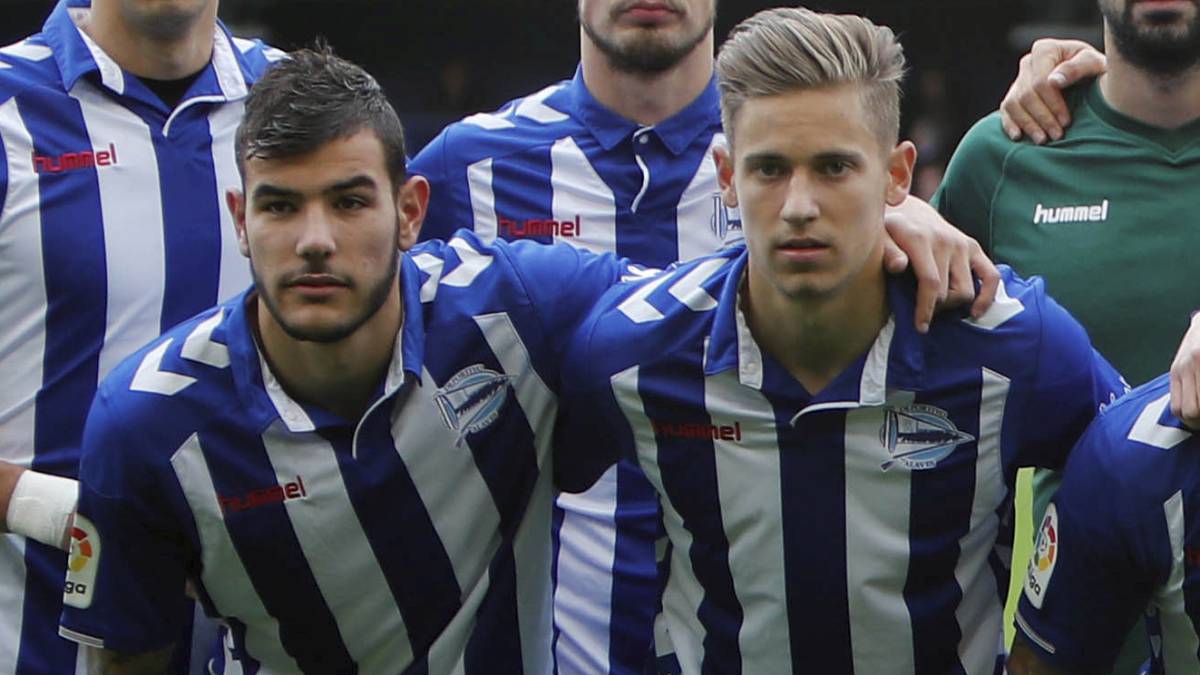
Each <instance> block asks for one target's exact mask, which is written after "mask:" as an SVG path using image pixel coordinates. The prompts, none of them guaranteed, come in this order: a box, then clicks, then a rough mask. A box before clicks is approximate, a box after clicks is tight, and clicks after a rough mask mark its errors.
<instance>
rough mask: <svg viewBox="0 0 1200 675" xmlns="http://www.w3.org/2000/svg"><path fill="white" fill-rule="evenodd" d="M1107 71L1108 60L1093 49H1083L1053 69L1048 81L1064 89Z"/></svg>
mask: <svg viewBox="0 0 1200 675" xmlns="http://www.w3.org/2000/svg"><path fill="white" fill-rule="evenodd" d="M1107 70H1108V58H1107V57H1105V56H1104V54H1103V53H1101V52H1098V51H1096V50H1095V49H1084V50H1081V51H1079V53H1077V54H1075V55H1074V56H1072V57H1071V58H1069V59H1067V60H1066V61H1063V62H1062V63H1060V64H1058V65H1057V66H1055V67H1054V70H1053V71H1052V72H1051V73H1050V77H1049V79H1050V81H1051V82H1052V83H1053V84H1055V85H1056V86H1058V88H1059V89H1065V88H1067V87H1069V86H1071V85H1073V84H1075V83H1076V82H1079V81H1080V80H1083V79H1086V78H1089V77H1098V76H1100V75H1103V74H1104V73H1105V72H1106V71H1107Z"/></svg>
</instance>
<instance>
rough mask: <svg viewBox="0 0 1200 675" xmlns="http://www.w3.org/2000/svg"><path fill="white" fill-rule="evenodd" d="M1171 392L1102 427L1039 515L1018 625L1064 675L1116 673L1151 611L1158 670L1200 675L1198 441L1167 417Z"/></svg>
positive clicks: (1125, 408)
mask: <svg viewBox="0 0 1200 675" xmlns="http://www.w3.org/2000/svg"><path fill="white" fill-rule="evenodd" d="M1169 385H1170V381H1169V378H1168V377H1167V376H1166V375H1164V376H1162V377H1159V378H1157V379H1155V380H1152V381H1150V382H1149V383H1147V384H1145V385H1143V386H1141V387H1138V388H1137V389H1135V390H1134V391H1133V392H1132V393H1130V394H1129V395H1128V396H1126V397H1125V398H1123V399H1121V400H1120V401H1118V402H1117V403H1116V404H1114V405H1112V406H1109V407H1108V408H1107V409H1106V410H1105V411H1104V412H1103V414H1101V415H1100V417H1099V418H1097V419H1096V421H1095V422H1094V423H1093V424H1092V426H1091V427H1090V428H1089V429H1088V431H1087V433H1086V434H1085V435H1084V437H1083V438H1082V439H1080V441H1079V445H1077V446H1076V447H1075V449H1074V450H1072V451H1071V459H1070V461H1069V462H1068V463H1067V468H1066V471H1065V473H1064V476H1063V484H1062V487H1061V488H1059V490H1058V493H1057V494H1056V495H1055V498H1054V502H1053V503H1052V504H1051V506H1050V507H1049V508H1048V509H1047V510H1046V515H1045V516H1044V517H1043V519H1042V523H1041V528H1040V531H1039V533H1038V541H1037V545H1036V548H1035V550H1034V554H1033V556H1032V558H1031V559H1030V562H1029V570H1028V572H1027V573H1026V579H1025V592H1024V594H1023V597H1022V598H1021V604H1020V607H1019V608H1018V611H1017V627H1018V629H1019V630H1020V631H1021V633H1022V634H1023V635H1024V636H1025V637H1026V638H1027V643H1028V644H1029V645H1030V646H1031V647H1033V649H1034V650H1035V651H1037V652H1038V653H1040V655H1041V657H1042V658H1043V659H1045V660H1046V661H1047V662H1048V663H1050V664H1053V665H1054V666H1056V667H1058V668H1060V669H1063V670H1065V671H1066V672H1072V673H1075V672H1080V673H1100V672H1108V670H1109V668H1110V667H1111V664H1112V662H1113V660H1114V659H1115V658H1116V655H1117V652H1118V651H1119V649H1120V647H1121V644H1122V641H1123V640H1124V639H1125V636H1126V635H1128V634H1129V631H1130V630H1132V629H1133V627H1134V625H1135V624H1136V623H1137V620H1138V619H1139V618H1141V617H1142V615H1143V613H1144V614H1145V616H1146V618H1147V620H1146V626H1147V629H1148V630H1149V632H1150V646H1151V657H1152V658H1151V665H1152V667H1151V669H1150V672H1151V673H1170V674H1171V675H1179V674H1181V673H1197V672H1200V636H1198V635H1197V629H1196V626H1197V625H1200V604H1198V603H1200V595H1198V593H1200V576H1198V575H1197V569H1200V438H1198V437H1197V436H1196V435H1195V434H1193V433H1192V432H1191V431H1189V430H1188V429H1187V428H1186V427H1184V425H1183V423H1181V422H1180V421H1179V420H1178V419H1176V418H1175V417H1174V416H1173V415H1172V414H1171V409H1170V405H1169V404H1170V394H1169Z"/></svg>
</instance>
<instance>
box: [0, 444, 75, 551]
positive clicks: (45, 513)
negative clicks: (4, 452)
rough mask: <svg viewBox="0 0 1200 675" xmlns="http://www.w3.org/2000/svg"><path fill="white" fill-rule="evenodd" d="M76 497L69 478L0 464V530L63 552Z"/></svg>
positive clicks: (73, 486)
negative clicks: (0, 518) (54, 547)
mask: <svg viewBox="0 0 1200 675" xmlns="http://www.w3.org/2000/svg"><path fill="white" fill-rule="evenodd" d="M78 494H79V486H78V483H76V481H74V480H71V479H70V478H60V477H58V476H51V475H49V474H44V473H38V472H36V471H27V470H26V469H24V468H23V467H20V466H17V465H15V464H10V463H8V462H0V517H2V520H0V531H6V532H13V533H14V534H19V535H22V536H25V537H29V538H30V539H33V540H35V541H39V542H41V543H43V544H46V545H47V546H56V547H58V548H61V549H63V550H66V549H67V541H68V534H69V530H70V522H71V514H72V513H74V512H75V503H76V500H77V499H78Z"/></svg>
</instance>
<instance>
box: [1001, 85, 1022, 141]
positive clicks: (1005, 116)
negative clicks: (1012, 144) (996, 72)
mask: <svg viewBox="0 0 1200 675" xmlns="http://www.w3.org/2000/svg"><path fill="white" fill-rule="evenodd" d="M1015 86H1016V85H1015V84H1014V85H1013V87H1015ZM1010 109H1015V110H1016V113H1019V114H1023V113H1021V107H1020V106H1019V105H1017V103H1016V94H1014V93H1013V89H1012V88H1009V90H1008V93H1007V94H1005V95H1004V100H1003V101H1001V102H1000V126H1001V127H1002V128H1003V129H1004V135H1005V136H1008V137H1009V139H1011V140H1014V141H1019V140H1021V136H1022V135H1024V134H1023V132H1022V131H1021V125H1020V124H1019V123H1018V122H1017V121H1016V120H1015V119H1013V114H1014V113H1013V112H1010Z"/></svg>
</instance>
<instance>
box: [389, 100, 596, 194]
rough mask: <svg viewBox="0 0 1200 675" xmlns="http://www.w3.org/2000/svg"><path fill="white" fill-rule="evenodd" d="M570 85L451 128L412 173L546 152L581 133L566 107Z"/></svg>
mask: <svg viewBox="0 0 1200 675" xmlns="http://www.w3.org/2000/svg"><path fill="white" fill-rule="evenodd" d="M569 85H570V82H569V81H563V82H557V83H554V84H551V85H549V86H547V87H545V88H543V89H540V90H538V91H536V92H533V93H530V94H528V95H526V96H522V97H520V98H516V99H513V100H512V101H509V102H508V103H505V104H504V105H503V106H501V107H500V108H498V109H497V110H495V111H493V112H487V113H476V114H474V115H470V116H468V117H465V118H463V119H461V120H459V121H457V122H454V123H452V124H450V125H448V126H447V127H446V128H445V129H443V130H442V132H441V133H439V134H438V135H437V137H435V138H434V139H433V140H432V141H430V143H429V145H427V146H426V147H425V148H424V149H423V150H422V151H421V152H420V153H418V154H417V156H416V157H414V158H413V161H412V171H413V172H414V173H418V174H423V175H424V174H428V173H431V172H433V170H434V168H435V167H436V166H438V165H443V166H445V167H452V166H465V165H469V164H474V163H476V162H479V161H482V160H485V159H489V158H498V157H504V156H509V155H512V154H515V153H519V152H522V151H524V150H527V149H531V148H536V147H542V146H547V145H550V144H552V143H554V142H555V141H556V140H558V139H560V138H563V137H566V136H570V135H573V134H575V133H578V132H579V131H580V130H581V129H582V128H583V127H582V125H580V124H579V122H578V121H577V120H576V119H575V118H574V117H573V116H572V115H571V113H570V109H569V106H567V105H565V103H566V101H565V100H564V99H565V94H566V93H567V92H568V87H569Z"/></svg>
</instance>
